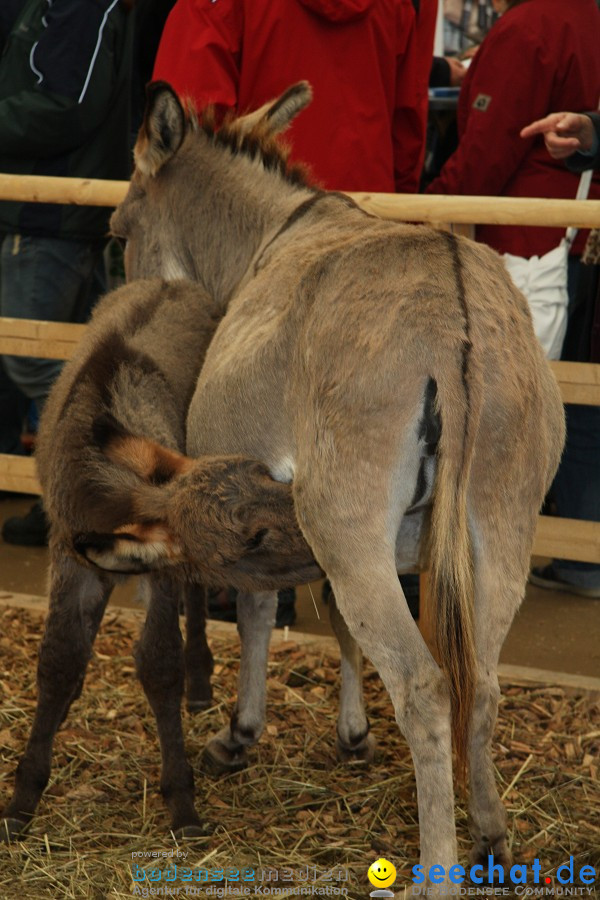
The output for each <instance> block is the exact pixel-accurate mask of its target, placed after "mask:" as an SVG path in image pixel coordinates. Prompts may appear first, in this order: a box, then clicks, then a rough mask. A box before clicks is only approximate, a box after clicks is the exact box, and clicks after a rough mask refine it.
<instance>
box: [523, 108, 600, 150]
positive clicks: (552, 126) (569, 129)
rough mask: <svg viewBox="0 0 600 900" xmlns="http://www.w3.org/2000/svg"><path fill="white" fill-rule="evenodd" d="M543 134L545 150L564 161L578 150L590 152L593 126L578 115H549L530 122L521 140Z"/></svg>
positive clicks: (592, 141) (587, 119)
mask: <svg viewBox="0 0 600 900" xmlns="http://www.w3.org/2000/svg"><path fill="white" fill-rule="evenodd" d="M536 134H543V135H544V141H545V143H546V148H547V150H548V153H549V154H550V156H552V157H553V158H554V159H566V157H567V156H571V154H573V153H576V152H577V151H578V150H583V151H584V152H585V151H587V150H590V149H591V148H592V146H593V143H594V125H593V123H592V120H591V119H590V117H589V116H585V115H581V114H580V113H571V112H560V113H551V114H550V115H549V116H546V117H545V118H544V119H538V120H537V122H532V123H531V125H527V127H526V128H523V130H522V131H521V137H522V138H531V137H535V135H536Z"/></svg>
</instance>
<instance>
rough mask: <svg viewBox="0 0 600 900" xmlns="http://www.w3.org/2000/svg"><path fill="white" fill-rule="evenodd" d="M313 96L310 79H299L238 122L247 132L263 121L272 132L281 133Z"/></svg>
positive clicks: (243, 130)
mask: <svg viewBox="0 0 600 900" xmlns="http://www.w3.org/2000/svg"><path fill="white" fill-rule="evenodd" d="M312 96H313V93H312V88H311V86H310V84H309V83H308V81H299V82H298V83H297V84H293V85H292V86H291V87H289V88H288V89H287V91H284V92H283V94H282V95H281V96H280V97H277V98H276V99H275V100H269V102H268V103H265V104H264V106H261V107H260V109H257V110H256V111H255V112H252V113H248V115H246V116H241V118H239V119H238V120H237V124H238V126H240V127H241V130H242V132H244V133H245V132H247V131H250V130H251V129H252V128H254V126H255V125H258V123H259V122H261V123H263V124H264V125H265V126H266V128H267V130H268V131H270V132H271V134H279V132H281V131H285V129H286V128H287V127H288V126H289V125H290V124H291V123H292V120H293V119H295V118H296V116H297V115H298V113H299V112H301V111H302V110H303V109H304V107H305V106H308V104H309V103H310V101H311V100H312Z"/></svg>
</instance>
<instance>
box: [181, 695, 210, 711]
mask: <svg viewBox="0 0 600 900" xmlns="http://www.w3.org/2000/svg"><path fill="white" fill-rule="evenodd" d="M185 705H186V707H187V711H188V712H190V713H196V712H203V711H204V710H205V709H210V708H211V706H212V700H194V699H193V698H190V699H189V700H188V701H187V702H186V704H185Z"/></svg>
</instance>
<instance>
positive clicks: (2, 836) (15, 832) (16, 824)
mask: <svg viewBox="0 0 600 900" xmlns="http://www.w3.org/2000/svg"><path fill="white" fill-rule="evenodd" d="M28 824H29V823H28V822H23V821H22V820H21V819H1V820H0V843H2V844H10V842H11V841H14V840H17V839H18V838H19V837H21V836H22V835H23V832H24V831H26V830H27V826H28Z"/></svg>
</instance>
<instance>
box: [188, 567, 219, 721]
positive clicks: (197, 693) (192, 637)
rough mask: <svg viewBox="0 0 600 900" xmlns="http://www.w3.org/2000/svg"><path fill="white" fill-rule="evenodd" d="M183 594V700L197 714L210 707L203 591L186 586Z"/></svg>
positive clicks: (210, 668)
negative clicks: (184, 631) (184, 628)
mask: <svg viewBox="0 0 600 900" xmlns="http://www.w3.org/2000/svg"><path fill="white" fill-rule="evenodd" d="M182 593H183V608H184V612H185V622H186V634H185V649H184V659H185V696H186V701H187V708H188V710H189V711H190V712H196V711H198V710H202V709H207V708H208V707H209V706H210V705H211V703H212V688H211V685H210V676H211V675H212V672H213V657H212V653H211V652H210V647H209V646H208V642H207V640H206V590H205V588H204V587H203V586H202V585H200V584H185V585H184V586H183V588H182Z"/></svg>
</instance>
